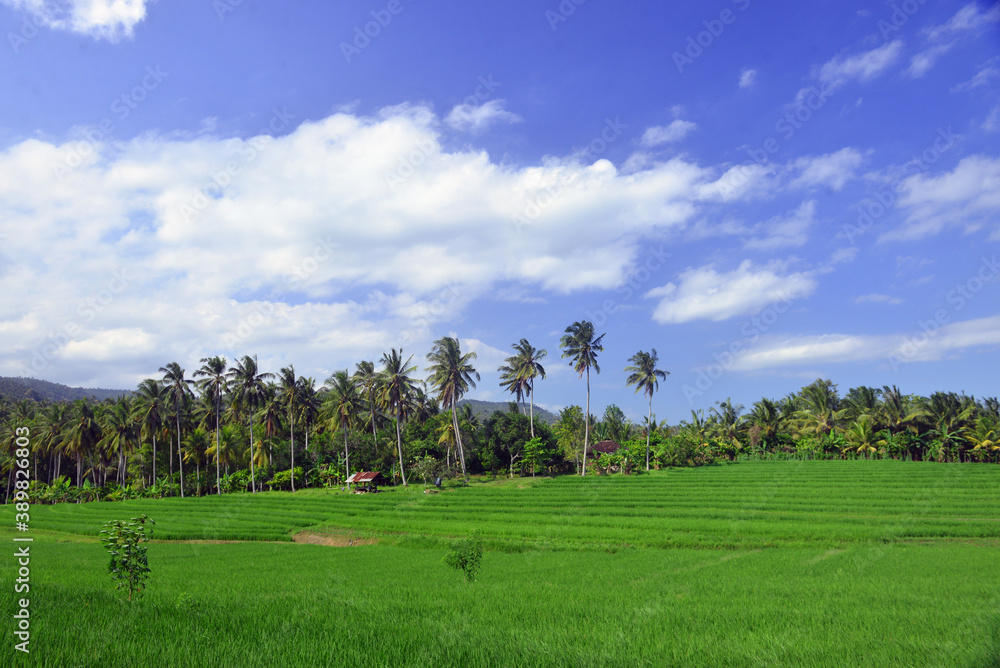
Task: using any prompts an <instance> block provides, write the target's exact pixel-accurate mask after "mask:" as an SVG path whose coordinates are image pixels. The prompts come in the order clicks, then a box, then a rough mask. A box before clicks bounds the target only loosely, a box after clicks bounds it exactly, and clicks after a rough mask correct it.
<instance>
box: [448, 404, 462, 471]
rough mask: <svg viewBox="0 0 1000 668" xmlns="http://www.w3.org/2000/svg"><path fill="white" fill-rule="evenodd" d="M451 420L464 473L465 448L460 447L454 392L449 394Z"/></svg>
mask: <svg viewBox="0 0 1000 668" xmlns="http://www.w3.org/2000/svg"><path fill="white" fill-rule="evenodd" d="M451 422H452V424H453V425H454V427H455V442H456V443H457V444H458V456H459V457H460V458H461V460H462V475H463V476H464V475H465V450H464V449H463V448H462V434H461V432H459V430H458V411H457V410H456V408H455V393H454V392H452V394H451Z"/></svg>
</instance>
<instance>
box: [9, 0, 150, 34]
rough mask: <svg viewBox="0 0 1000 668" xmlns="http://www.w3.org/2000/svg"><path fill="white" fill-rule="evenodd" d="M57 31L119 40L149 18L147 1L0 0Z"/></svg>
mask: <svg viewBox="0 0 1000 668" xmlns="http://www.w3.org/2000/svg"><path fill="white" fill-rule="evenodd" d="M0 2H2V3H3V4H5V5H7V6H9V7H13V8H15V9H18V10H21V11H25V12H28V13H29V14H31V15H32V17H33V18H34V20H35V21H36V22H37V23H39V24H41V25H46V26H49V27H50V28H55V29H57V30H69V31H72V32H78V33H83V34H85V35H92V36H94V37H98V38H104V39H108V40H111V41H116V40H118V39H121V38H122V37H129V36H131V35H132V31H133V29H134V28H135V26H136V25H137V24H138V23H139V22H140V21H142V20H143V19H144V18H146V0H0Z"/></svg>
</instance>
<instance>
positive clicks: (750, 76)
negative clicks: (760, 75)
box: [740, 67, 757, 88]
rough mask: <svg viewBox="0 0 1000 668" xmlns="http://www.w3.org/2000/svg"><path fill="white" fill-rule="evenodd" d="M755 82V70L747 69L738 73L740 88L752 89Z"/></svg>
mask: <svg viewBox="0 0 1000 668" xmlns="http://www.w3.org/2000/svg"><path fill="white" fill-rule="evenodd" d="M756 82H757V70H753V69H750V68H749V67H745V68H743V71H742V72H740V88H753V85H754V84H755V83H756Z"/></svg>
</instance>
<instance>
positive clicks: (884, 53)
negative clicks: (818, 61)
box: [819, 39, 903, 88]
mask: <svg viewBox="0 0 1000 668" xmlns="http://www.w3.org/2000/svg"><path fill="white" fill-rule="evenodd" d="M902 53H903V40H902V39H897V40H894V41H892V42H890V43H888V44H886V45H884V46H880V47H878V48H877V49H872V50H871V51H865V52H864V53H859V54H857V55H854V56H837V57H835V58H832V59H831V60H829V61H828V62H826V63H825V64H824V65H823V66H822V67H821V68H820V70H819V79H820V81H821V82H823V83H824V84H826V86H827V87H828V88H839V87H840V86H842V85H843V84H845V83H847V82H848V81H850V80H852V79H858V80H860V81H870V80H871V79H874V78H875V77H877V76H879V75H880V74H882V73H883V72H885V70H886V69H888V68H889V67H891V66H892V65H893V64H894V63H895V62H896V61H897V60H898V59H899V57H900V55H902Z"/></svg>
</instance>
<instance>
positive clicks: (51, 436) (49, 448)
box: [37, 402, 70, 485]
mask: <svg viewBox="0 0 1000 668" xmlns="http://www.w3.org/2000/svg"><path fill="white" fill-rule="evenodd" d="M69 421H70V412H69V405H68V404H66V403H63V402H58V403H52V404H48V405H47V406H45V407H44V408H43V409H42V414H41V419H40V424H39V428H40V436H39V438H38V440H37V444H38V448H39V449H40V452H42V453H47V454H48V455H49V484H50V485H51V484H52V481H53V480H55V479H56V478H58V477H59V468H60V467H59V465H60V463H61V460H62V455H61V454H60V448H61V446H62V443H63V439H65V438H66V431H67V430H68V429H69Z"/></svg>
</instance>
